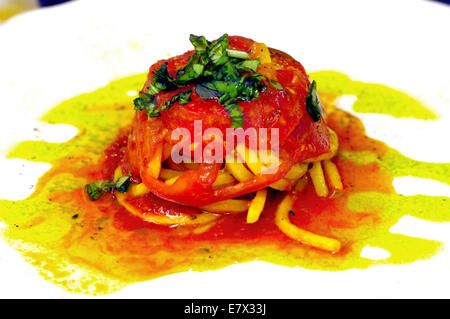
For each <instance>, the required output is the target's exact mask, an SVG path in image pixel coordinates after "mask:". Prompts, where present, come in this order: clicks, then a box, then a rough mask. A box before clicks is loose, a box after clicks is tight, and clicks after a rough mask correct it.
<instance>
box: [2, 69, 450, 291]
mask: <svg viewBox="0 0 450 319" xmlns="http://www.w3.org/2000/svg"><path fill="white" fill-rule="evenodd" d="M321 76H322V77H324V79H323V80H322V81H321V82H319V89H320V87H321V86H320V84H321V83H323V84H322V87H323V88H325V89H326V90H325V91H322V92H321V93H320V94H321V98H322V101H323V102H324V104H325V108H326V109H328V118H327V124H328V125H329V126H330V127H331V128H332V129H333V130H334V131H335V132H336V133H337V135H338V137H339V152H338V155H337V156H336V157H335V158H334V159H333V162H334V163H335V164H336V165H337V168H338V170H339V172H340V174H341V177H342V182H343V185H344V189H343V191H341V192H336V193H334V194H332V196H331V197H329V198H319V197H317V195H316V194H315V192H314V189H313V186H312V185H311V183H309V184H308V186H307V187H306V189H305V190H304V191H303V192H302V193H301V194H300V196H299V197H298V199H297V200H296V202H295V204H294V208H293V214H292V215H290V220H291V222H292V223H294V224H295V225H297V226H298V227H301V228H303V229H306V230H309V231H311V232H314V233H317V234H320V235H324V236H329V237H332V238H336V239H338V240H339V241H341V243H342V249H341V250H340V251H339V252H338V253H335V254H332V253H329V252H326V251H321V250H319V249H315V248H311V247H307V246H305V245H302V244H300V243H298V242H296V241H294V240H292V239H290V238H288V237H287V236H285V235H284V234H283V233H281V231H279V230H278V228H277V227H276V225H275V223H274V210H275V208H276V207H277V204H278V203H279V201H280V200H281V198H282V196H283V194H282V193H281V192H277V191H270V195H269V196H270V198H269V200H268V201H267V205H266V207H265V209H264V211H263V213H262V215H261V217H260V219H259V221H258V222H257V223H255V224H247V223H246V214H245V213H244V214H226V215H221V216H218V218H217V219H215V220H214V221H213V222H211V223H209V224H207V225H201V226H172V227H168V226H162V225H155V224H152V223H149V222H146V221H143V220H142V219H140V218H138V217H136V216H134V215H132V214H130V213H129V212H128V211H127V210H126V209H125V208H124V207H122V206H121V205H120V204H119V203H118V201H117V199H116V197H115V194H114V193H113V192H108V193H106V194H104V195H103V196H102V197H101V198H100V199H99V200H97V201H91V200H90V199H89V198H88V196H87V194H86V192H85V190H84V188H83V186H84V184H86V183H87V182H88V181H92V180H98V179H105V178H106V179H109V178H111V176H112V175H113V173H114V170H115V168H116V167H117V165H118V163H120V162H121V161H122V159H123V158H124V154H125V149H126V146H127V143H128V141H127V134H128V131H129V126H128V124H129V123H131V121H132V117H133V110H132V106H131V105H130V101H129V100H130V98H129V96H126V95H125V92H128V91H129V90H131V89H133V88H136V87H137V86H140V83H142V80H143V75H140V76H137V77H132V78H127V79H124V80H121V81H118V82H114V83H112V84H111V85H109V86H108V87H106V88H103V89H100V90H98V91H96V92H93V93H90V94H88V95H82V96H80V97H77V98H74V99H72V100H69V101H67V102H64V103H63V104H61V105H60V106H58V107H56V108H55V109H54V110H52V111H51V112H50V113H49V114H48V115H47V116H46V117H45V118H44V120H46V121H49V122H52V123H61V122H64V123H68V124H71V125H74V126H77V127H78V128H80V134H79V135H78V136H77V137H75V138H74V139H73V140H71V141H69V142H66V143H64V144H61V145H63V146H58V145H55V144H51V143H47V144H45V143H44V144H42V142H29V143H28V142H24V143H23V144H20V145H19V146H18V147H16V149H15V150H13V151H12V152H11V154H10V156H11V157H20V158H27V159H30V158H35V159H37V160H40V161H48V162H51V163H52V164H53V167H52V168H51V170H50V171H48V172H47V173H46V174H45V175H44V176H43V177H42V178H41V179H40V180H39V183H38V185H37V187H36V191H35V193H34V194H33V195H32V196H30V197H29V198H27V199H26V200H23V201H1V202H0V207H1V208H2V210H1V214H0V216H1V220H2V221H3V222H4V223H5V224H7V225H9V227H8V228H7V231H6V232H5V236H6V237H7V239H8V240H9V241H10V242H14V243H17V244H15V245H16V246H15V247H16V248H17V249H19V250H20V251H21V252H22V253H23V254H24V256H26V257H27V259H28V260H29V261H30V262H31V263H33V264H34V265H36V266H37V267H38V268H39V269H40V271H41V273H42V274H43V276H44V277H46V278H48V279H49V280H52V281H53V282H55V283H56V284H58V285H60V286H62V287H63V288H65V289H67V290H69V291H73V292H81V293H89V294H103V293H110V292H113V291H116V290H117V289H120V288H122V287H124V286H125V285H128V284H131V283H134V282H137V281H144V280H148V279H152V278H157V277H161V276H163V275H167V274H171V273H177V272H183V271H188V270H197V271H202V270H212V269H218V268H222V267H225V266H228V265H231V264H233V263H236V262H238V263H241V262H249V261H253V260H256V259H258V260H263V261H267V262H271V263H276V264H280V265H285V266H300V267H304V268H309V269H321V270H344V269H351V268H366V267H369V266H371V265H376V264H386V263H394V264H401V263H405V262H411V261H414V260H418V259H421V258H425V257H427V256H431V255H433V254H435V253H437V252H438V251H439V250H440V248H441V243H439V242H436V241H431V240H425V239H418V238H412V237H408V236H404V235H400V234H392V233H390V232H389V229H390V227H391V226H392V225H394V224H395V223H396V222H397V221H398V219H399V218H401V217H402V216H403V215H404V214H405V211H406V212H408V214H410V215H413V216H414V214H415V211H416V210H417V211H418V213H417V214H420V211H429V212H430V215H429V216H427V215H423V214H422V215H420V217H421V218H425V219H427V218H429V219H432V220H436V221H448V220H449V218H448V202H447V199H446V198H443V197H423V196H422V197H414V196H412V197H405V196H400V195H398V194H396V193H395V191H394V188H393V186H392V181H393V178H394V177H395V176H398V174H410V175H417V176H425V175H423V174H427V176H428V178H433V179H436V180H441V181H443V182H446V183H449V182H450V181H447V180H445V178H446V177H445V176H449V175H448V174H447V173H448V170H449V168H448V166H445V165H443V164H432V163H422V162H417V161H414V160H412V159H408V158H406V157H404V156H402V155H401V154H399V153H398V152H396V151H395V150H392V149H390V148H389V147H387V146H386V145H385V144H384V143H382V142H380V141H376V140H374V139H371V138H369V137H367V136H366V134H365V130H364V126H363V125H362V123H361V121H360V120H359V119H357V118H356V117H354V116H352V115H350V114H348V113H346V112H344V111H341V110H339V109H336V108H335V105H334V101H335V98H336V97H338V96H339V94H345V93H346V92H345V89H346V88H348V87H350V86H349V85H348V84H346V86H343V89H342V88H340V90H341V91H340V92H334V91H333V87H332V85H331V84H330V85H329V86H330V87H329V88H328V87H327V85H328V84H327V83H332V84H333V85H336V83H338V82H327V81H326V77H327V76H329V74H328V73H316V74H314V75H313V76H312V77H313V78H320V77H321ZM286 77H288V76H287V75H286ZM343 83H344V82H343ZM352 85H355V84H354V83H352ZM361 85H364V87H365V88H366V90H368V91H369V92H370V90H371V89H372V87H371V86H370V84H361ZM352 89H353V87H352ZM377 90H379V88H378V87H377ZM386 90H387V89H386ZM352 92H353V91H352ZM379 92H380V94H382V93H383V92H385V91H384V89H383V90H381V91H379ZM366 96H367V95H366ZM108 99H109V100H108ZM361 99H362V101H363V102H364V98H363V97H362V98H361ZM391 100H392V99H391ZM366 102H367V105H373V103H370V102H371V101H366ZM389 110H390V107H387V108H386V112H389ZM105 127H107V129H105ZM30 143H31V144H30ZM105 145H109V146H107V147H105ZM105 148H106V149H105ZM405 163H406V164H405ZM133 182H135V183H139V182H140V180H139V179H136V180H133ZM136 201H138V202H139V203H138V204H139V205H140V206H139V205H138V206H139V207H141V208H142V209H143V210H153V211H154V212H155V213H159V214H168V215H174V216H176V215H177V214H180V213H186V214H197V209H195V208H189V207H186V206H181V205H179V204H175V203H173V202H168V201H165V200H163V199H161V198H158V197H156V196H154V195H151V194H148V195H142V196H141V197H139V198H137V199H136ZM418 216H419V215H418ZM20 243H25V244H23V245H21V244H20ZM367 245H369V246H377V247H380V248H383V249H385V250H387V251H389V253H390V254H391V256H390V257H388V258H386V259H383V260H380V261H378V260H372V259H368V258H364V257H361V255H360V253H361V250H362V248H363V247H365V246H367ZM30 247H34V248H30ZM74 269H75V270H76V271H78V272H80V273H81V274H82V275H80V276H78V277H77V279H74V278H73V277H72V274H73V273H74V271H75V270H74ZM299 271H301V270H300V269H299ZM262 280H263V279H262Z"/></svg>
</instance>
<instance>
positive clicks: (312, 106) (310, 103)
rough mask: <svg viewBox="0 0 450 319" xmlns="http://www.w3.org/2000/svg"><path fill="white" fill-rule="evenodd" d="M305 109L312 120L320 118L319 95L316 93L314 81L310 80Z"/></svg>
mask: <svg viewBox="0 0 450 319" xmlns="http://www.w3.org/2000/svg"><path fill="white" fill-rule="evenodd" d="M306 110H307V111H308V113H309V115H310V116H311V118H312V120H313V121H314V122H317V121H319V120H320V117H321V115H322V110H321V108H320V102H319V96H318V95H317V85H316V81H312V83H311V87H310V89H309V93H308V96H307V97H306Z"/></svg>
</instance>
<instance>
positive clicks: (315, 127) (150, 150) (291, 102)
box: [123, 36, 330, 207]
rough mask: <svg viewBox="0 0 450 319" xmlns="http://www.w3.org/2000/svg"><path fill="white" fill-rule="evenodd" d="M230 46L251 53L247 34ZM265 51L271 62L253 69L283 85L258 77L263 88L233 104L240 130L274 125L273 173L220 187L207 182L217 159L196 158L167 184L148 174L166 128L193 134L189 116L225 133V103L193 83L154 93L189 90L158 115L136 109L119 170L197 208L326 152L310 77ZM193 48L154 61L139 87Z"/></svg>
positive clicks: (181, 61) (166, 96) (163, 97)
mask: <svg viewBox="0 0 450 319" xmlns="http://www.w3.org/2000/svg"><path fill="white" fill-rule="evenodd" d="M229 47H230V48H231V49H234V50H241V51H245V52H248V53H249V55H250V56H252V54H253V53H252V50H253V48H254V47H255V42H254V41H253V40H251V39H248V38H243V37H239V36H231V37H230V38H229ZM266 50H267V49H266ZM266 52H267V51H266ZM268 52H269V53H270V59H271V60H272V62H271V63H264V64H262V65H261V66H260V67H259V68H258V70H257V72H258V73H262V74H264V75H266V76H267V77H269V78H270V79H271V80H274V81H277V82H278V83H280V84H281V85H282V87H283V89H277V88H275V87H274V86H273V85H271V84H270V83H269V81H267V80H266V79H263V81H264V82H265V85H266V86H267V90H266V91H265V92H261V93H260V95H259V98H258V99H257V100H253V101H248V102H242V101H239V102H238V103H239V105H240V106H241V108H242V111H243V113H244V129H248V128H256V129H258V128H267V129H271V128H275V129H278V130H279V144H280V147H281V151H280V153H281V154H282V155H283V157H282V164H281V165H280V167H279V169H278V171H277V172H275V173H273V174H265V175H256V176H254V178H252V179H250V180H248V181H245V182H240V183H238V184H236V185H232V186H227V187H224V188H221V189H213V187H212V184H213V183H214V181H215V179H216V178H217V175H218V172H219V169H220V166H221V164H220V163H217V164H214V163H201V165H200V168H199V169H197V170H187V171H185V172H184V173H183V174H182V175H181V176H180V177H179V178H178V179H177V180H176V181H175V183H173V184H172V185H170V186H169V185H167V184H165V183H164V182H163V181H161V180H159V179H157V178H154V177H153V176H152V175H151V174H150V171H149V169H148V164H149V162H150V161H151V159H152V158H153V157H154V156H155V154H156V150H157V149H158V147H160V146H161V144H162V143H169V144H172V145H173V144H174V143H176V141H173V140H171V133H172V132H173V131H174V130H175V129H177V128H185V129H187V130H188V131H189V132H190V133H191V137H194V121H196V120H201V121H202V130H203V132H204V131H205V130H206V129H208V128H218V129H219V130H220V131H221V132H222V134H223V135H224V136H225V133H226V129H227V128H229V127H231V119H230V117H229V115H228V113H227V112H226V111H225V109H224V107H223V106H222V105H220V104H219V103H218V101H217V100H215V99H211V100H204V99H202V98H200V96H198V94H197V93H196V92H195V86H194V85H188V86H186V87H184V88H180V89H177V90H174V91H170V92H160V93H158V94H157V103H158V105H162V104H164V103H165V102H166V101H168V100H170V99H171V98H172V97H173V96H174V95H175V94H177V93H179V92H183V91H186V90H192V94H191V100H190V102H188V103H187V104H185V105H181V104H179V103H178V102H176V103H174V104H173V105H172V106H171V108H170V109H169V110H162V111H161V112H160V113H161V116H160V117H158V118H153V119H148V118H147V115H146V114H145V112H144V111H137V112H136V116H135V119H134V121H133V124H132V128H131V132H130V136H129V138H128V150H127V154H125V157H124V158H125V160H124V163H123V167H124V170H125V171H129V172H131V173H132V174H133V178H135V180H142V182H143V183H144V184H145V185H146V186H147V187H148V188H149V189H150V190H151V192H152V193H154V194H155V195H157V196H158V197H161V198H164V199H166V200H169V201H173V202H177V203H180V204H183V205H189V206H194V207H199V206H203V205H207V204H210V203H214V202H217V201H220V200H225V199H230V198H233V197H237V196H242V195H245V194H248V193H251V192H254V191H257V190H259V189H262V188H265V187H267V186H268V185H270V184H272V183H273V182H276V181H277V180H279V179H281V178H283V177H284V175H285V174H286V173H287V172H288V171H289V169H290V167H291V166H292V165H293V164H294V163H295V162H302V161H304V160H306V159H308V158H314V157H317V156H319V155H321V154H324V153H327V152H329V150H330V143H329V133H328V129H327V126H326V123H325V119H324V118H323V117H322V118H321V119H320V121H318V122H313V120H312V119H311V117H310V116H309V114H308V112H307V111H306V97H307V95H308V92H309V88H310V80H309V77H308V75H307V74H306V72H305V70H304V68H303V66H302V65H301V64H300V63H299V62H298V61H296V60H295V59H293V58H292V57H291V56H289V55H287V54H286V53H284V52H282V51H279V50H275V49H269V51H268ZM193 53H194V51H188V52H186V53H185V54H182V55H179V56H175V57H173V58H170V59H165V60H160V61H158V62H156V63H155V64H154V65H152V66H151V67H150V70H149V74H148V79H147V82H146V83H145V85H144V88H143V89H142V91H143V92H148V86H149V84H150V83H151V79H152V77H153V74H154V72H155V71H156V70H158V69H159V68H160V67H161V65H162V64H163V63H167V70H168V72H169V73H170V74H171V75H172V76H173V77H176V73H177V70H178V69H180V68H181V67H183V66H184V65H186V63H187V62H188V61H189V57H190V56H191V55H192V54H193ZM270 59H269V60H270ZM192 142H194V141H193V140H192ZM269 142H270V141H269ZM205 146H206V143H203V147H205ZM269 147H270V145H269Z"/></svg>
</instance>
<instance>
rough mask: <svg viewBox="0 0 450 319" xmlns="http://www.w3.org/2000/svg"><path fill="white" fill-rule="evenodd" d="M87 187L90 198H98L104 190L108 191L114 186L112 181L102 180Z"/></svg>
mask: <svg viewBox="0 0 450 319" xmlns="http://www.w3.org/2000/svg"><path fill="white" fill-rule="evenodd" d="M85 188H86V192H87V194H88V195H89V198H90V199H92V200H97V199H99V198H100V196H102V194H103V193H104V192H107V191H109V190H110V189H111V188H112V184H111V182H110V181H106V180H101V181H96V182H93V183H90V184H87V185H85Z"/></svg>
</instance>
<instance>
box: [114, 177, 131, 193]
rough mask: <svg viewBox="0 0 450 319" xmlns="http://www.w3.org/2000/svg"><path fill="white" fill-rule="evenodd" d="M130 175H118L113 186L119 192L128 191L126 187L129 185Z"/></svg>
mask: <svg viewBox="0 0 450 319" xmlns="http://www.w3.org/2000/svg"><path fill="white" fill-rule="evenodd" d="M130 184H131V182H130V175H124V176H122V177H119V178H118V179H117V181H116V184H115V186H114V188H115V189H116V190H117V191H118V192H121V193H125V192H126V191H128V188H129V187H130Z"/></svg>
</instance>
